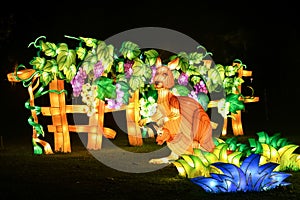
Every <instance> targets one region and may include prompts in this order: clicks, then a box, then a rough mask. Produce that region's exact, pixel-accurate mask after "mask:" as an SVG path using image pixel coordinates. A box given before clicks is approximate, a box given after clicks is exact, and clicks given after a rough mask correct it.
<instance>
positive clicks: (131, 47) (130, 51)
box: [120, 41, 141, 60]
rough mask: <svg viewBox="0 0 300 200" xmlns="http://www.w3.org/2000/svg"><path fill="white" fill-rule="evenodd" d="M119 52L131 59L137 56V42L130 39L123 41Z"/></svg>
mask: <svg viewBox="0 0 300 200" xmlns="http://www.w3.org/2000/svg"><path fill="white" fill-rule="evenodd" d="M120 53H121V54H122V55H123V56H124V58H128V59H129V60H132V59H134V58H136V57H138V55H139V54H140V53H141V50H140V48H139V46H138V45H137V44H135V43H133V42H130V41H125V42H123V43H122V46H121V48H120Z"/></svg>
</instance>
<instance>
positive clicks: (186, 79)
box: [178, 72, 189, 85]
mask: <svg viewBox="0 0 300 200" xmlns="http://www.w3.org/2000/svg"><path fill="white" fill-rule="evenodd" d="M188 82H189V76H188V75H187V74H186V73H184V72H182V73H181V74H180V76H179V77H178V83H179V85H187V84H188Z"/></svg>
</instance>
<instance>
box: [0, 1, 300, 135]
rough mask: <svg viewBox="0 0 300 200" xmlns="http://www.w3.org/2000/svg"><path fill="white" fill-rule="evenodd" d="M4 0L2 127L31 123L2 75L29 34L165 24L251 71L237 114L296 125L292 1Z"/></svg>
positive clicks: (22, 95)
mask: <svg viewBox="0 0 300 200" xmlns="http://www.w3.org/2000/svg"><path fill="white" fill-rule="evenodd" d="M167 2H168V1H167ZM10 3H11V4H12V5H10V6H6V7H5V6H4V7H3V6H2V7H1V11H2V12H1V14H0V16H1V37H0V50H1V60H0V64H1V90H2V91H4V93H5V94H2V98H1V104H2V107H3V109H4V110H5V113H6V117H5V119H4V120H3V121H2V123H3V124H6V123H11V122H13V123H12V124H15V125H17V124H21V125H20V126H19V127H18V126H13V127H8V126H5V127H6V128H4V131H5V132H10V131H18V130H19V129H18V128H24V129H28V130H30V128H31V127H29V125H28V124H27V122H26V120H27V117H28V115H29V112H28V111H27V110H26V109H25V108H24V103H25V101H26V100H27V98H28V96H27V93H26V92H27V91H26V88H23V86H22V85H21V84H18V85H17V86H14V87H12V86H11V84H10V83H8V82H7V80H6V74H7V73H9V72H11V71H12V67H13V65H14V64H15V63H18V64H21V63H22V64H25V65H27V66H28V63H29V61H30V60H31V59H32V58H33V56H35V52H36V51H35V49H30V48H27V46H28V44H29V43H30V42H33V41H34V40H35V39H36V38H37V37H39V36H42V35H44V36H46V37H47V40H49V41H53V42H55V43H57V42H64V41H66V40H65V38H64V35H71V36H75V37H78V36H82V37H91V38H97V39H101V40H105V39H106V38H108V37H110V36H112V35H114V34H117V33H120V32H122V31H126V30H129V29H133V28H139V27H162V28H169V29H172V30H176V31H179V32H181V33H183V34H185V35H187V36H190V37H191V38H193V39H195V40H196V41H197V42H199V43H200V44H201V45H203V46H204V47H206V49H207V50H208V51H209V52H212V53H213V57H212V58H213V59H214V61H215V62H216V63H220V64H224V65H227V64H231V61H232V60H233V59H235V58H238V59H240V60H242V61H243V63H244V64H246V65H247V67H248V69H249V70H252V71H253V84H252V86H253V87H254V89H255V94H256V95H257V96H260V98H261V101H260V102H259V103H255V104H252V105H250V104H249V105H246V110H247V113H245V117H246V118H247V114H248V116H249V117H248V118H249V120H250V119H251V120H252V121H251V123H253V126H255V127H261V128H263V126H264V125H266V124H274V127H276V128H278V131H284V130H288V131H293V132H299V129H300V128H299V127H298V126H297V123H298V121H299V120H298V118H299V117H298V113H299V111H300V109H299V106H298V103H297V98H299V91H300V90H299V88H298V85H299V83H298V80H299V75H298V74H299V67H300V58H299V48H298V47H299V45H300V39H299V21H298V19H299V11H298V7H297V6H296V5H295V3H291V2H289V1H284V2H279V3H275V2H274V1H271V2H270V3H268V2H262V1H256V2H255V1H249V2H248V1H179V2H177V1H173V2H172V1H171V2H169V3H165V2H163V1H156V2H155V1H137V2H134V1H128V2H124V1H123V2H122V3H119V2H116V1H113V2H111V1H110V2H108V1H107V2H103V1H95V2H90V1H86V2H78V3H75V1H59V2H53V1H52V2H51V1H47V2H46V3H41V1H40V2H36V3H30V4H29V3H28V4H25V3H23V4H22V5H18V6H17V7H16V6H14V3H13V2H10ZM6 30H7V31H6ZM247 108H249V109H247ZM250 108H251V110H250ZM20 113H25V116H24V114H20ZM253 116H255V117H254V118H253ZM248 118H247V119H248ZM249 123H250V122H249ZM249 126H251V125H249ZM249 126H248V127H249Z"/></svg>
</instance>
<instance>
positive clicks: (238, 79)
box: [233, 77, 244, 87]
mask: <svg viewBox="0 0 300 200" xmlns="http://www.w3.org/2000/svg"><path fill="white" fill-rule="evenodd" d="M242 83H244V80H243V79H242V78H241V77H234V81H233V84H234V86H236V87H238V86H240V85H242Z"/></svg>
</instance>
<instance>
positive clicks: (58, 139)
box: [49, 78, 71, 153]
mask: <svg viewBox="0 0 300 200" xmlns="http://www.w3.org/2000/svg"><path fill="white" fill-rule="evenodd" d="M49 89H50V90H58V91H61V90H64V80H57V78H54V80H52V81H51V82H50V84H49ZM49 95H50V104H51V111H53V112H52V113H51V116H52V122H53V126H54V127H55V131H54V144H55V145H54V150H55V151H61V152H65V153H66V152H71V143H70V135H69V128H68V120H67V115H66V102H65V93H60V94H57V93H55V92H50V93H49Z"/></svg>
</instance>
